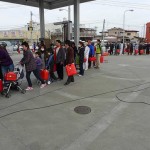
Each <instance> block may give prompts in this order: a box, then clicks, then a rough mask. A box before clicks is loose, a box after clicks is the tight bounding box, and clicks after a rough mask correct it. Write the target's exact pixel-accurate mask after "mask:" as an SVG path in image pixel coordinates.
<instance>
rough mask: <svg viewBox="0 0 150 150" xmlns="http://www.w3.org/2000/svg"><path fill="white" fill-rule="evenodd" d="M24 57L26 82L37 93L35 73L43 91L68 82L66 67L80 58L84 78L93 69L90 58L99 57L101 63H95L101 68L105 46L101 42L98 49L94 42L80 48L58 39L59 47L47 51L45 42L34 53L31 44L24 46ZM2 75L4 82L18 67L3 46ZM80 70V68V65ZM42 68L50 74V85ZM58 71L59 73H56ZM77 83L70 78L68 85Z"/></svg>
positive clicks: (80, 43) (0, 51) (21, 62)
mask: <svg viewBox="0 0 150 150" xmlns="http://www.w3.org/2000/svg"><path fill="white" fill-rule="evenodd" d="M22 47H23V58H22V59H21V60H20V65H22V66H25V71H26V80H27V83H28V87H27V88H26V90H27V91H31V90H33V86H32V81H31V78H30V76H31V73H33V74H34V76H35V77H36V79H37V80H38V81H39V82H40V83H41V86H40V88H44V87H46V85H47V84H50V83H52V82H54V81H61V80H63V79H64V66H66V65H69V64H73V63H75V59H76V58H77V56H78V57H79V64H78V65H79V72H78V75H79V76H84V72H85V71H86V70H88V69H90V68H91V61H89V57H94V56H96V58H97V61H96V63H93V65H94V66H95V68H99V67H100V54H101V44H100V40H97V44H96V46H95V47H94V45H92V43H91V40H88V41H87V42H86V43H83V42H79V45H78V47H79V48H78V49H77V46H76V45H75V43H73V42H71V41H69V40H67V41H65V43H64V45H62V43H61V41H60V40H56V42H55V46H54V47H53V48H52V47H51V48H49V49H47V48H46V46H45V45H44V43H41V45H40V46H39V49H38V50H37V51H36V52H35V53H33V51H31V50H30V49H29V44H28V43H27V42H23V43H22ZM0 65H1V67H0V76H1V79H3V77H4V74H5V73H7V72H10V71H14V64H13V61H12V59H11V57H10V56H9V54H8V53H7V50H6V49H5V48H4V47H0ZM76 67H77V66H76ZM41 69H47V70H48V71H49V74H50V76H49V79H48V82H46V81H44V80H43V79H42V78H41V76H40V71H41ZM55 72H56V73H55ZM71 82H74V76H73V75H72V76H68V78H67V81H66V82H65V84H64V85H68V84H70V83H71Z"/></svg>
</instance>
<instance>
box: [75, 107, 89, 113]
mask: <svg viewBox="0 0 150 150" xmlns="http://www.w3.org/2000/svg"><path fill="white" fill-rule="evenodd" d="M74 111H75V112H76V113H78V114H89V113H90V112H91V108H90V107H87V106H78V107H76V108H75V109H74Z"/></svg>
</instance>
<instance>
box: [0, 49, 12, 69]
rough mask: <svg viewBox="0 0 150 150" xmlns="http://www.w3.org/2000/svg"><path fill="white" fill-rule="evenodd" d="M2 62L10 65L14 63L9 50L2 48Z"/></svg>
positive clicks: (0, 54)
mask: <svg viewBox="0 0 150 150" xmlns="http://www.w3.org/2000/svg"><path fill="white" fill-rule="evenodd" d="M0 64H1V66H10V65H12V64H13V61H12V59H11V58H10V56H9V54H8V52H7V50H5V49H3V48H0Z"/></svg>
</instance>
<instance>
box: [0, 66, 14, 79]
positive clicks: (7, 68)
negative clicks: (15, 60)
mask: <svg viewBox="0 0 150 150" xmlns="http://www.w3.org/2000/svg"><path fill="white" fill-rule="evenodd" d="M1 69H2V74H3V77H4V75H5V73H7V72H9V71H11V72H12V71H14V64H11V65H9V66H1Z"/></svg>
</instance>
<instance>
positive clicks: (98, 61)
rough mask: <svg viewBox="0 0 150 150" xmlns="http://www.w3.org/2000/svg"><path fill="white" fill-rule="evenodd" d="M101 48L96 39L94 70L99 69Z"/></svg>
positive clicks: (99, 42)
mask: <svg viewBox="0 0 150 150" xmlns="http://www.w3.org/2000/svg"><path fill="white" fill-rule="evenodd" d="M101 52H102V48H101V41H100V40H99V39H97V44H96V67H95V68H96V69H99V68H100V56H101Z"/></svg>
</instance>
